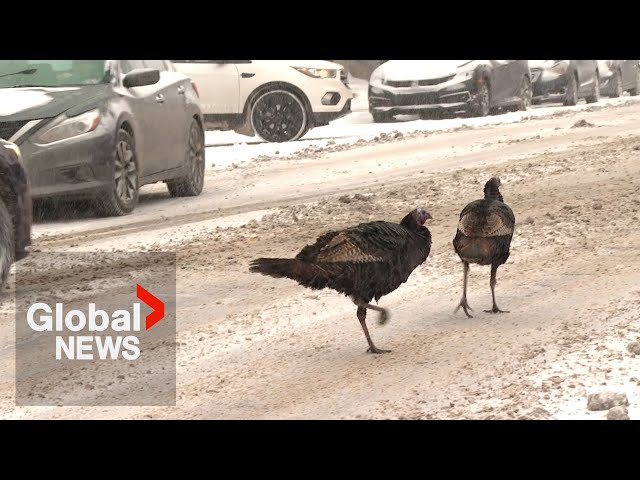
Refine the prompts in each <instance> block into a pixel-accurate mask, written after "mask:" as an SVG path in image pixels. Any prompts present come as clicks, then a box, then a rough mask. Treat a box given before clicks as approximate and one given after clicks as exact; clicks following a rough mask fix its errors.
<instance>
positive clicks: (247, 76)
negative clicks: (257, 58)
mask: <svg viewBox="0 0 640 480" xmlns="http://www.w3.org/2000/svg"><path fill="white" fill-rule="evenodd" d="M240 76H241V77H242V78H251V77H253V76H255V73H246V72H245V73H241V74H240Z"/></svg>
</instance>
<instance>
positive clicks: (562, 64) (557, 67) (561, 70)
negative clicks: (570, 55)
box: [551, 60, 569, 75]
mask: <svg viewBox="0 0 640 480" xmlns="http://www.w3.org/2000/svg"><path fill="white" fill-rule="evenodd" d="M568 70H569V60H553V64H552V65H551V71H552V72H553V73H557V74H558V75H564V74H565V73H567V71H568Z"/></svg>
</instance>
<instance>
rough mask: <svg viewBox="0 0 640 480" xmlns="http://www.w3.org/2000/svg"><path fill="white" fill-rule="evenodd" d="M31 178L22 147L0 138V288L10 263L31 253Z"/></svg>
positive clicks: (5, 279) (5, 278)
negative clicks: (24, 161) (29, 177)
mask: <svg viewBox="0 0 640 480" xmlns="http://www.w3.org/2000/svg"><path fill="white" fill-rule="evenodd" d="M32 215H33V212H32V203H31V192H30V189H29V179H28V176H27V173H26V171H25V169H24V167H23V165H22V156H21V153H20V147H18V146H17V145H16V144H15V143H11V142H8V141H6V140H4V139H0V288H1V287H3V286H4V284H5V282H6V281H7V278H8V276H9V271H10V269H11V265H13V263H14V262H17V261H20V260H22V259H23V258H25V257H26V256H28V255H29V246H30V245H31V222H32V218H33V217H32Z"/></svg>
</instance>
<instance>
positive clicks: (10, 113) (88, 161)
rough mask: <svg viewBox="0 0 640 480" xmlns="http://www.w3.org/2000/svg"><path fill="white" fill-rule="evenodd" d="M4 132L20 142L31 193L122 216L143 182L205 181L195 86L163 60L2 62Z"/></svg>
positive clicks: (194, 191)
mask: <svg viewBox="0 0 640 480" xmlns="http://www.w3.org/2000/svg"><path fill="white" fill-rule="evenodd" d="M0 136H2V137H4V138H8V139H9V140H10V141H12V142H14V143H16V144H18V146H19V147H20V149H21V151H22V156H23V160H24V164H25V168H26V170H27V173H28V175H29V179H30V181H31V188H32V194H33V198H34V199H38V198H44V197H47V198H48V197H60V196H69V195H72V196H89V197H91V198H93V199H94V200H95V203H96V204H97V205H98V207H99V208H100V209H101V210H102V211H103V212H104V213H106V214H108V215H125V214H127V213H129V212H131V211H132V210H133V209H134V208H135V206H136V203H137V200H138V188H139V187H140V186H142V185H144V184H148V183H154V182H159V181H163V182H166V183H167V186H168V188H169V193H170V194H171V195H172V196H191V195H199V194H200V192H201V191H202V188H203V182H204V130H203V120H202V113H201V111H200V106H199V99H198V94H197V90H196V87H195V85H194V84H193V83H192V82H191V80H190V79H189V78H188V77H187V76H186V75H184V74H181V73H179V72H177V71H175V68H174V67H173V64H172V63H171V62H170V61H168V60H1V61H0Z"/></svg>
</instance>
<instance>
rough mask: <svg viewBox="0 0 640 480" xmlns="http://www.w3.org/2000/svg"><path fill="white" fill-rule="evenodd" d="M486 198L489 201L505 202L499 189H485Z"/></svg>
mask: <svg viewBox="0 0 640 480" xmlns="http://www.w3.org/2000/svg"><path fill="white" fill-rule="evenodd" d="M484 198H486V199H487V200H500V201H501V202H504V200H503V199H502V194H501V193H500V191H499V190H498V187H493V186H491V187H485V188H484Z"/></svg>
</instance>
